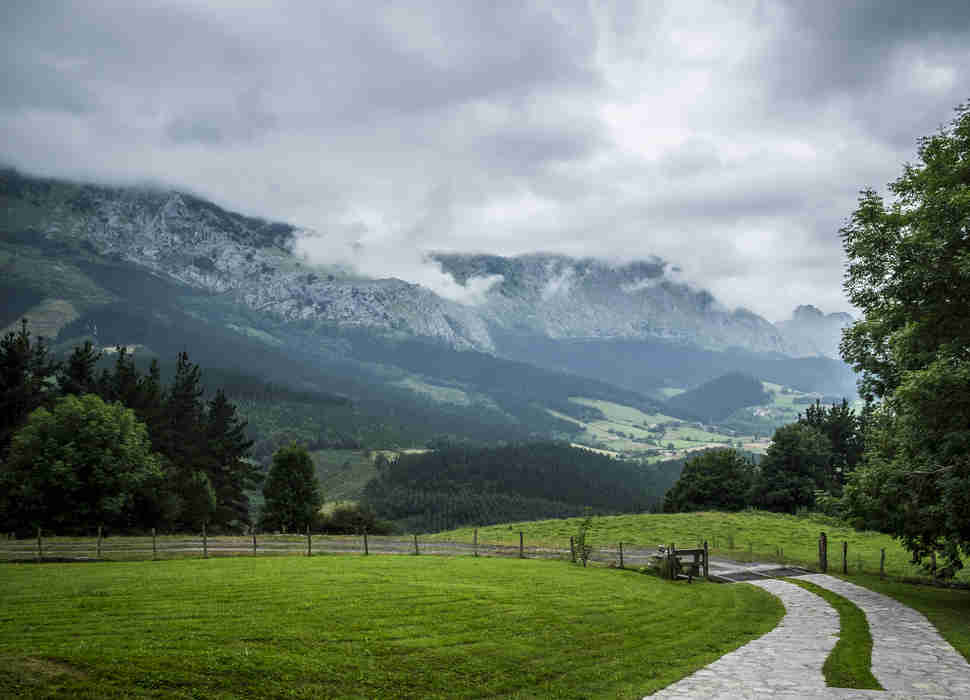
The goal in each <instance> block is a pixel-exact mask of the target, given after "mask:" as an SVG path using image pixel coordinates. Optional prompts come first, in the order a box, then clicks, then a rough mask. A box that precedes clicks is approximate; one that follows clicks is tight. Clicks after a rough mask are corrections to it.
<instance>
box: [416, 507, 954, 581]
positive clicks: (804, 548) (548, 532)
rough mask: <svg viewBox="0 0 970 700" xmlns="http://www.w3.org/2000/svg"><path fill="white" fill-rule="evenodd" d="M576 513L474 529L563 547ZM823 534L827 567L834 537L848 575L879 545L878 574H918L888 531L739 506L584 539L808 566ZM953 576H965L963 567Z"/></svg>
mask: <svg viewBox="0 0 970 700" xmlns="http://www.w3.org/2000/svg"><path fill="white" fill-rule="evenodd" d="M580 520H581V519H580V518H567V519H562V520H539V521H534V522H525V523H512V524H505V525H493V526H490V527H483V528H480V529H479V538H480V540H481V541H482V542H496V543H503V544H518V537H519V535H518V533H519V531H520V530H521V531H523V532H524V533H525V540H526V542H527V543H528V544H530V545H536V544H550V545H556V546H559V547H568V545H569V537H570V535H575V534H576V531H577V529H578V528H579V523H580ZM822 531H824V532H825V533H826V536H827V537H828V541H829V571H830V572H835V571H836V570H839V571H841V565H842V564H841V556H842V555H841V552H842V542H843V541H845V542H848V543H849V548H848V554H849V556H848V568H849V572H850V573H852V574H856V573H859V572H860V571H861V572H875V573H878V571H879V556H880V550H881V549H883V548H885V550H886V573H887V574H889V575H890V576H919V575H920V573H921V572H920V571H919V569H917V568H916V567H914V566H913V565H912V564H910V563H909V562H910V555H909V553H908V552H907V551H906V550H905V549H903V547H902V545H900V544H899V543H898V542H897V541H896V540H894V539H892V538H891V537H890V536H889V535H883V534H881V533H877V532H858V531H856V530H853V529H852V528H850V527H848V526H847V525H844V524H839V523H838V522H837V521H833V520H831V519H826V518H821V519H816V518H814V517H798V516H793V515H783V514H779V513H767V512H760V511H746V512H741V513H721V512H704V513H669V514H668V513H664V514H651V515H647V514H644V515H616V516H604V517H598V518H595V519H594V524H593V529H592V531H591V533H590V538H591V541H592V543H593V546H615V545H616V543H617V542H624V543H627V544H629V545H639V546H642V547H654V546H656V545H658V544H669V543H674V544H677V545H682V546H684V547H693V546H695V545H696V544H697V543H698V542H703V541H704V540H707V541H708V542H709V543H710V546H711V547H712V548H713V552H714V554H721V555H723V556H726V557H729V558H733V559H742V560H743V559H746V558H757V559H761V560H767V561H780V560H782V559H784V561H785V562H786V563H796V564H799V563H800V564H805V565H814V564H815V563H816V562H817V560H818V536H819V533H820V532H822ZM472 532H473V528H463V529H460V530H452V531H448V532H442V533H437V534H435V535H431V536H430V537H431V538H437V539H441V540H456V541H461V542H464V541H471V538H472ZM959 578H960V580H963V581H970V572H967V570H966V569H965V570H964V571H963V572H961V575H960V577H959Z"/></svg>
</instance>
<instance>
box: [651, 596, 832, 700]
mask: <svg viewBox="0 0 970 700" xmlns="http://www.w3.org/2000/svg"><path fill="white" fill-rule="evenodd" d="M728 585H732V584H728ZM734 585H744V584H734ZM751 585H754V586H759V587H760V588H764V589H765V590H766V591H768V592H769V593H772V594H774V595H776V596H778V597H779V598H781V601H782V603H784V605H785V608H786V610H787V612H786V613H785V616H784V617H783V618H782V620H781V623H779V625H778V626H777V627H776V628H775V629H773V630H772V631H771V632H769V633H768V634H766V635H764V636H762V637H759V638H758V639H755V640H753V641H751V642H748V643H747V644H745V645H744V646H743V647H740V648H738V649H735V650H734V651H732V652H731V653H729V654H725V655H724V656H722V657H721V658H720V659H718V660H717V661H715V662H714V663H712V664H710V665H709V666H705V667H704V668H702V669H701V670H699V671H697V672H695V673H693V674H692V675H690V676H688V677H687V678H684V679H682V680H680V681H678V682H676V683H674V684H672V685H669V686H667V687H666V688H664V689H663V690H660V691H658V692H656V693H654V694H653V695H651V696H649V697H651V698H664V699H669V700H674V699H676V700H680V699H682V698H684V699H686V698H723V699H725V700H727V699H728V698H786V699H788V698H791V699H794V698H815V697H820V698H821V697H827V696H826V695H825V692H826V688H825V678H823V677H822V664H823V663H825V659H826V657H827V656H828V655H829V652H830V651H831V650H832V647H834V646H835V643H836V641H838V633H839V614H838V613H837V612H836V611H835V609H834V608H833V607H832V606H830V605H829V604H828V603H826V602H825V601H824V600H822V599H821V598H819V597H818V596H817V595H815V594H814V593H810V592H809V591H806V590H805V589H804V588H800V587H799V586H796V585H794V584H791V583H786V582H785V581H779V580H775V579H771V580H764V581H753V582H752V584H751Z"/></svg>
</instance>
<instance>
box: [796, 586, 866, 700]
mask: <svg viewBox="0 0 970 700" xmlns="http://www.w3.org/2000/svg"><path fill="white" fill-rule="evenodd" d="M788 580H789V581H790V582H791V583H794V584H795V585H796V586H801V587H802V588H805V589H806V590H809V591H811V592H812V593H814V594H815V595H818V596H821V597H822V598H824V599H825V600H826V601H827V602H828V604H829V605H831V606H832V607H833V608H835V609H836V610H837V611H838V613H839V641H838V642H836V643H835V648H833V649H832V652H831V653H830V654H829V656H828V658H827V659H826V660H825V665H824V666H822V673H823V674H824V676H825V684H826V685H828V686H829V687H832V688H861V689H869V690H883V687H882V686H881V685H879V681H877V680H876V677H875V676H873V675H872V668H871V667H872V635H871V634H870V632H869V623H868V622H866V614H865V613H864V612H862V610H861V609H860V608H859V606H857V605H856V604H855V603H853V602H852V601H851V600H849V599H848V598H843V597H842V596H840V595H839V594H837V593H833V592H832V591H830V590H828V589H827V588H822V587H821V586H816V585H815V584H814V583H810V582H808V581H800V580H799V579H797V578H794V579H788Z"/></svg>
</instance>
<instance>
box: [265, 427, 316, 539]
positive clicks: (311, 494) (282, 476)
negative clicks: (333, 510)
mask: <svg viewBox="0 0 970 700" xmlns="http://www.w3.org/2000/svg"><path fill="white" fill-rule="evenodd" d="M263 498H264V499H265V503H264V505H263V511H262V514H261V516H260V527H261V528H263V529H265V530H281V531H283V532H294V531H300V530H301V529H303V528H305V527H307V526H308V525H310V524H311V523H312V522H313V520H314V518H315V517H316V514H317V511H319V510H320V506H321V505H323V496H322V495H321V494H320V485H319V482H318V481H317V477H316V475H315V474H314V473H313V460H312V459H310V453H309V452H307V451H306V448H305V447H303V446H302V445H289V446H288V447H283V448H280V449H279V450H278V451H277V452H276V454H275V455H273V464H272V466H271V467H270V469H269V474H268V475H267V476H266V483H265V484H264V485H263Z"/></svg>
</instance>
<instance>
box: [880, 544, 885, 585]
mask: <svg viewBox="0 0 970 700" xmlns="http://www.w3.org/2000/svg"><path fill="white" fill-rule="evenodd" d="M885 576H886V548H885V547H883V548H882V550H880V552H879V578H885Z"/></svg>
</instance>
